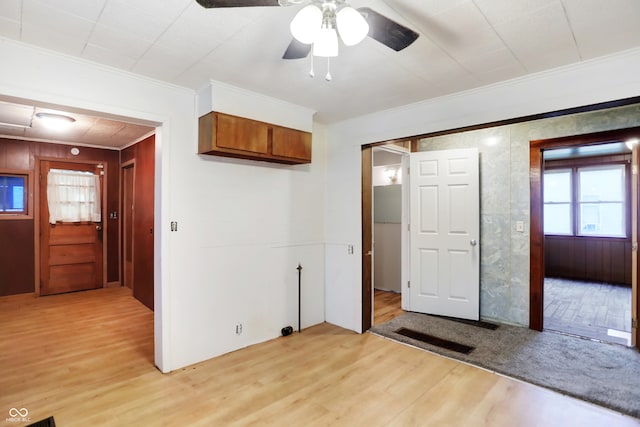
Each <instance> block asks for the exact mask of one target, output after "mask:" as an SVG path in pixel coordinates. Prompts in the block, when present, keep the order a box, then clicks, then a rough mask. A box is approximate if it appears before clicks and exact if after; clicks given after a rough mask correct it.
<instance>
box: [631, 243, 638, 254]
mask: <svg viewBox="0 0 640 427" xmlns="http://www.w3.org/2000/svg"><path fill="white" fill-rule="evenodd" d="M631 250H632V251H633V252H636V251H637V250H638V242H633V243H631Z"/></svg>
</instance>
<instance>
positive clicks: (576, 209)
mask: <svg viewBox="0 0 640 427" xmlns="http://www.w3.org/2000/svg"><path fill="white" fill-rule="evenodd" d="M615 157H617V158H616V159H611V158H609V159H603V158H600V157H589V158H579V159H569V160H555V161H550V162H548V163H545V165H544V167H543V170H542V175H543V180H544V174H545V173H546V172H550V171H558V170H571V208H570V210H571V222H572V224H571V227H572V228H571V233H570V234H561V233H545V232H544V221H543V231H542V232H543V236H553V237H573V238H579V239H613V240H629V239H630V237H631V180H630V173H631V161H630V160H629V159H628V158H621V156H615ZM615 165H622V166H624V174H625V175H624V189H623V196H624V200H623V202H622V203H623V206H624V207H623V211H624V235H623V236H613V235H599V234H583V233H581V231H580V220H581V218H580V206H581V202H580V200H579V198H580V193H579V191H580V187H579V186H580V182H579V181H580V179H579V171H580V170H581V169H583V170H584V169H594V168H606V167H607V166H615ZM543 185H544V181H543ZM545 204H546V203H545V202H544V195H543V198H542V208H543V210H544V206H545Z"/></svg>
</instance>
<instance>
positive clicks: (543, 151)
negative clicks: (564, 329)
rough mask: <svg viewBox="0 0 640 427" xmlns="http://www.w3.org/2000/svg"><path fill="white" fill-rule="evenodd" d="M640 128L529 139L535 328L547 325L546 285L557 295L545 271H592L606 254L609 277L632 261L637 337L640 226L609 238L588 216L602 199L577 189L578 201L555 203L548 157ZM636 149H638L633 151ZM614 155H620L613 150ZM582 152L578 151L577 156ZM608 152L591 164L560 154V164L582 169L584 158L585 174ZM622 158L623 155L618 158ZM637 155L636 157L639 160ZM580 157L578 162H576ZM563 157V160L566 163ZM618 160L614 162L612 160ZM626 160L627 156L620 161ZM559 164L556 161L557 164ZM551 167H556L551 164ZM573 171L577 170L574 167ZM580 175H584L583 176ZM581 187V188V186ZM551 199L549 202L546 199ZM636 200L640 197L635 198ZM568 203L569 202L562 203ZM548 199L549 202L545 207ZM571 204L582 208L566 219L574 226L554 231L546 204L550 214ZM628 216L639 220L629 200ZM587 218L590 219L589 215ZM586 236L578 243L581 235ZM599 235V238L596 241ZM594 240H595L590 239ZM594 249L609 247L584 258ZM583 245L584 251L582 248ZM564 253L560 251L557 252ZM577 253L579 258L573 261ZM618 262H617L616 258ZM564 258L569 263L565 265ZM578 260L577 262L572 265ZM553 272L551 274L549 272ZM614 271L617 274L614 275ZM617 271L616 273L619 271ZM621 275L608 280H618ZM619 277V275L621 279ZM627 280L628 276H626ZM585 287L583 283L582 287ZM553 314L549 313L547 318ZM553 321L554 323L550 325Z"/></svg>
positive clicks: (622, 137) (620, 140)
mask: <svg viewBox="0 0 640 427" xmlns="http://www.w3.org/2000/svg"><path fill="white" fill-rule="evenodd" d="M638 134H640V128H630V129H624V130H618V131H608V132H599V133H594V134H588V135H578V136H572V137H562V138H554V139H549V140H538V141H531V143H530V165H531V167H530V172H531V173H530V183H531V235H530V279H531V280H530V328H531V329H535V330H540V331H541V330H543V329H544V328H545V327H546V325H545V310H544V308H545V307H547V302H550V301H546V300H545V292H546V290H545V286H547V285H549V286H550V287H549V291H550V292H549V297H551V296H552V293H551V292H552V291H553V289H552V288H551V286H552V283H551V282H545V277H546V276H547V275H549V276H554V275H558V273H557V271H558V267H559V266H560V268H561V269H562V268H564V269H565V271H564V274H568V275H571V274H578V273H581V271H580V270H582V272H583V273H584V272H587V273H588V272H589V271H590V270H593V269H594V266H595V265H597V264H598V263H600V264H602V260H603V259H604V258H606V257H608V259H610V260H611V262H610V263H609V267H607V268H605V269H604V273H607V270H608V273H607V274H610V277H619V275H620V273H621V272H622V275H623V276H624V275H625V272H624V271H625V269H624V263H625V262H626V263H628V264H629V268H628V269H627V270H628V271H629V272H628V273H626V274H628V275H630V276H631V277H628V280H629V283H630V284H631V293H632V297H631V311H630V316H629V317H630V319H629V320H630V321H631V322H630V323H631V325H630V326H631V327H632V328H631V335H632V337H631V338H632V342H633V343H637V328H636V327H635V321H634V320H633V319H636V317H637V316H636V313H637V302H638V301H637V298H638V297H637V291H636V287H637V283H636V282H637V280H636V275H637V273H636V272H637V259H636V255H635V251H632V246H633V245H635V242H636V241H637V239H636V236H637V230H636V229H635V224H634V226H633V228H632V226H631V225H630V224H628V223H627V224H626V225H624V231H619V232H618V234H620V235H619V236H616V237H615V238H607V237H605V236H597V234H598V230H597V227H596V224H595V223H593V221H590V220H588V217H589V215H590V214H589V212H588V211H589V210H592V211H593V210H594V209H595V208H594V206H595V205H597V203H595V202H594V201H593V200H587V199H585V198H584V197H583V198H582V199H580V197H579V196H578V195H574V196H572V197H573V199H572V203H574V205H573V206H572V205H571V204H568V202H567V201H564V202H562V201H558V202H556V204H555V205H554V204H553V203H551V202H552V201H551V200H550V197H549V196H548V195H547V197H546V198H545V190H544V188H546V187H545V160H546V161H548V162H549V163H553V162H554V159H553V158H554V156H555V155H556V154H557V153H561V152H560V151H557V152H555V153H554V151H553V150H569V151H570V152H571V151H572V152H575V153H577V152H579V151H580V150H582V151H583V152H589V151H591V152H592V154H593V152H594V151H596V150H599V149H601V148H598V147H599V146H600V147H602V146H604V145H603V144H606V146H605V149H611V148H612V147H616V146H614V145H611V144H624V142H625V141H627V140H629V139H631V138H634V137H637V135H638ZM634 153H635V152H634ZM604 156H605V157H604V158H607V155H606V154H605V155H604ZM614 157H615V156H614ZM578 158H579V156H578ZM602 159H603V157H600V159H599V160H598V161H596V162H595V163H594V164H591V165H589V164H588V163H589V162H588V161H586V160H577V161H576V160H571V161H569V160H566V159H564V160H562V159H556V164H555V166H557V167H559V168H560V169H561V168H562V167H565V172H564V173H568V172H566V169H567V168H566V167H567V166H568V164H569V163H573V165H572V166H571V168H569V169H570V170H577V169H579V166H575V165H576V164H578V165H579V164H585V163H586V164H585V165H584V169H583V171H584V172H586V173H585V176H586V175H589V174H591V172H592V171H593V170H602V163H603V160H602ZM611 159H613V157H609V160H611ZM618 160H620V159H618ZM634 161H635V160H634ZM576 162H577V163H576ZM563 163H564V164H563ZM613 163H615V162H613ZM621 163H622V164H624V162H621ZM555 166H554V167H555ZM626 167H627V168H628V169H629V172H628V174H630V175H631V168H630V167H629V166H626ZM549 170H550V171H551V170H552V168H550V169H549ZM572 173H573V172H572ZM555 178H557V177H547V179H548V180H550V181H552V180H554V179H555ZM571 179H573V180H574V181H573V182H574V184H576V185H575V186H574V188H578V187H579V186H578V184H579V183H578V182H576V181H575V180H576V179H577V178H571ZM578 179H579V178H578ZM636 180H637V173H634V174H633V175H632V179H631V180H630V181H631V183H632V184H633V186H634V187H635V186H636V182H635V181H636ZM635 188H636V189H635V190H631V189H628V190H627V199H628V200H629V204H631V205H632V206H633V205H634V203H631V199H632V198H634V199H635V195H637V187H635ZM578 190H579V188H578ZM546 191H547V192H548V193H551V192H553V190H551V189H550V188H547V190H546ZM545 202H546V203H545ZM636 203H637V202H636ZM563 204H564V205H563ZM545 205H546V207H545ZM562 209H564V210H569V211H571V212H577V213H578V219H572V220H570V221H569V222H565V224H564V225H565V226H566V225H567V224H570V227H571V230H570V232H566V233H564V235H563V236H557V235H558V234H562V233H558V231H557V230H556V231H555V235H553V234H554V233H550V232H549V231H550V230H549V229H550V228H554V227H557V226H559V224H558V223H556V222H555V221H553V220H552V221H550V222H549V223H545V220H544V217H545V213H544V212H545V210H546V211H547V215H549V216H550V215H551V214H550V212H551V211H553V210H556V211H558V210H562ZM627 209H628V212H629V217H631V218H632V221H631V222H632V223H636V222H637V210H636V209H633V210H632V209H631V207H629V206H627ZM580 212H582V217H580ZM575 216H576V214H574V213H572V218H573V217H575ZM585 220H586V221H585ZM545 228H546V229H547V230H546V231H547V233H546V234H545ZM589 234H596V235H595V236H589ZM622 234H624V235H625V236H627V238H626V239H625V238H623V236H622ZM580 239H581V241H580V242H579V243H576V242H578V241H579V240H580ZM593 241H596V243H593ZM590 242H591V243H590ZM576 244H579V245H584V244H590V245H591V246H592V248H591V249H584V248H582V249H580V248H579V247H578V248H576V246H575V245H576ZM616 245H617V246H619V247H620V248H621V249H620V248H619V252H620V251H621V252H620V254H618V256H611V250H612V248H613V247H614V246H616ZM585 250H586V251H587V252H588V253H589V254H595V251H597V250H601V251H604V252H602V253H601V254H600V255H589V256H588V257H586V258H585V256H584V254H585V253H587V252H585ZM581 251H582V252H581ZM558 254H559V255H558ZM572 258H573V260H574V261H572ZM559 259H564V260H565V261H563V262H559V261H558V260H559ZM611 263H613V264H611ZM620 263H622V267H620V266H619V265H620ZM562 264H564V265H565V267H562ZM572 265H575V266H576V268H574V267H572ZM547 272H549V274H547ZM611 274H612V275H613V276H611ZM616 275H617V276H616ZM604 280H607V279H604ZM615 280H616V279H613V280H609V281H615ZM618 280H619V279H618ZM623 280H624V277H623ZM583 290H584V289H583ZM548 318H549V316H547V319H548ZM551 326H552V327H553V325H551Z"/></svg>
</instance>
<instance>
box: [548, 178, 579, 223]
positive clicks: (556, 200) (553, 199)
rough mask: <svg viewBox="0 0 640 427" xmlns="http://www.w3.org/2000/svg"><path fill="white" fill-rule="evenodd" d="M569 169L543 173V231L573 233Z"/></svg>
mask: <svg viewBox="0 0 640 427" xmlns="http://www.w3.org/2000/svg"><path fill="white" fill-rule="evenodd" d="M571 175H572V171H571V169H568V170H554V171H549V172H545V173H544V190H543V191H544V232H545V234H567V235H571V234H573V221H572V219H573V215H572V214H571V211H572V203H571V199H572V197H571V193H572V192H571V187H572V185H571V181H572V179H571Z"/></svg>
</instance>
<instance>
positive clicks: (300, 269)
mask: <svg viewBox="0 0 640 427" xmlns="http://www.w3.org/2000/svg"><path fill="white" fill-rule="evenodd" d="M296 270H298V333H300V295H301V293H300V288H301V286H300V285H301V283H302V266H301V265H300V264H299V263H298V268H296Z"/></svg>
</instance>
